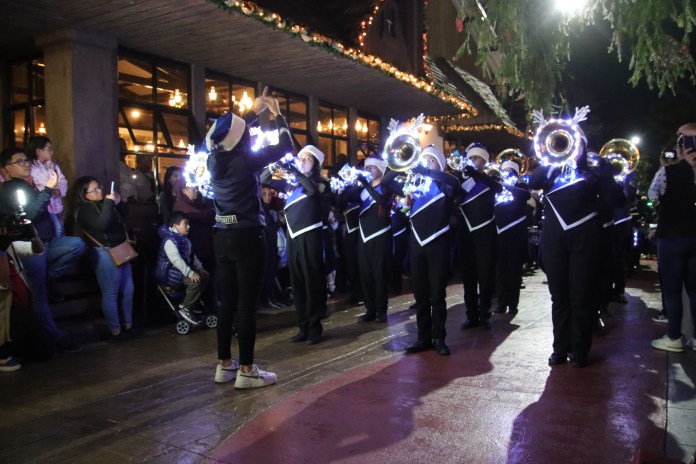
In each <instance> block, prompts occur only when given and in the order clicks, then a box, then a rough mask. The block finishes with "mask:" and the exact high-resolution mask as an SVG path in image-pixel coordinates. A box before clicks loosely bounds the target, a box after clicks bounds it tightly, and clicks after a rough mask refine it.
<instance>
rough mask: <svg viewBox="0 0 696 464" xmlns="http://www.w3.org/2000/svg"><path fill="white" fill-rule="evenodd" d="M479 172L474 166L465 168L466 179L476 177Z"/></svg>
mask: <svg viewBox="0 0 696 464" xmlns="http://www.w3.org/2000/svg"><path fill="white" fill-rule="evenodd" d="M477 172H478V171H477V170H476V169H475V168H474V167H473V166H465V167H464V175H465V176H466V177H474V176H475V175H476V173H477Z"/></svg>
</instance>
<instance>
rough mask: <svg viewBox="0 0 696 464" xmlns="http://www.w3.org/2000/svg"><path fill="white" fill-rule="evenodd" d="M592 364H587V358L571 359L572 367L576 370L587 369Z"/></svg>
mask: <svg viewBox="0 0 696 464" xmlns="http://www.w3.org/2000/svg"><path fill="white" fill-rule="evenodd" d="M589 364H590V363H589V362H587V359H586V358H577V359H576V358H571V360H570V367H572V368H575V369H581V368H583V367H587V366H588V365H589Z"/></svg>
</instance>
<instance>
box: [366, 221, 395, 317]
mask: <svg viewBox="0 0 696 464" xmlns="http://www.w3.org/2000/svg"><path fill="white" fill-rule="evenodd" d="M359 256H360V282H362V291H363V297H364V298H365V313H366V314H367V315H368V316H370V317H371V316H375V315H377V316H386V315H387V304H388V299H389V295H388V293H389V263H391V260H392V235H391V232H385V233H383V234H382V235H378V236H377V237H375V238H373V239H372V240H369V241H367V242H366V243H364V242H363V241H362V239H361V240H360V253H359Z"/></svg>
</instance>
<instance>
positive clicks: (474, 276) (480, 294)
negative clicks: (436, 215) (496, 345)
mask: <svg viewBox="0 0 696 464" xmlns="http://www.w3.org/2000/svg"><path fill="white" fill-rule="evenodd" d="M466 157H467V158H468V159H470V160H471V161H473V162H474V163H475V165H476V168H475V169H474V168H472V167H471V166H467V167H466V168H464V174H465V175H464V178H463V180H462V184H461V190H462V193H463V195H462V198H461V201H460V204H459V210H460V211H461V213H462V220H460V223H459V225H458V227H457V235H458V238H457V244H458V246H459V247H460V250H459V259H460V263H461V264H460V269H461V273H462V274H461V275H462V281H463V283H464V303H465V305H466V316H467V319H466V321H464V322H463V323H462V324H461V328H462V329H472V328H474V327H479V326H482V327H483V328H485V329H490V321H489V319H490V317H491V314H490V310H491V299H492V297H493V291H494V288H493V287H494V285H495V284H494V280H495V255H496V246H497V243H496V242H497V233H496V230H495V218H494V204H495V195H496V194H497V193H500V192H501V191H502V189H503V187H502V186H501V185H500V182H498V181H497V180H495V179H493V178H492V177H490V176H488V175H486V174H485V173H484V172H483V168H484V166H485V165H486V163H488V160H489V155H488V151H487V150H486V149H485V148H484V147H483V146H482V145H481V144H479V143H472V144H471V145H469V146H468V147H467V148H466Z"/></svg>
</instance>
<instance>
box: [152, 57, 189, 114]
mask: <svg viewBox="0 0 696 464" xmlns="http://www.w3.org/2000/svg"><path fill="white" fill-rule="evenodd" d="M188 75H189V67H188V66H187V65H184V64H166V65H159V66H157V104H158V105H169V106H172V107H175V108H188V95H189V85H188V82H189V79H188Z"/></svg>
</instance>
